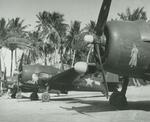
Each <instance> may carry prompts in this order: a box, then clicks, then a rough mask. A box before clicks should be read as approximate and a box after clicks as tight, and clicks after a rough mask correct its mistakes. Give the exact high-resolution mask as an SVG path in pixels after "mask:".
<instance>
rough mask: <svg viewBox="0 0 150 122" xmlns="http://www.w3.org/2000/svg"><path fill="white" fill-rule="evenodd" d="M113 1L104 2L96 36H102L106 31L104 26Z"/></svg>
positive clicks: (104, 0)
mask: <svg viewBox="0 0 150 122" xmlns="http://www.w3.org/2000/svg"><path fill="white" fill-rule="evenodd" d="M110 5H111V0H103V3H102V7H101V9H100V13H99V16H98V20H97V24H96V35H98V36H101V35H102V34H103V31H104V26H105V24H106V21H107V17H108V13H109V10H110Z"/></svg>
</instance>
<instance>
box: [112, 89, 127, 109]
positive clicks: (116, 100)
mask: <svg viewBox="0 0 150 122" xmlns="http://www.w3.org/2000/svg"><path fill="white" fill-rule="evenodd" d="M109 103H110V104H111V105H112V106H114V107H116V108H118V109H125V108H126V107H127V105H128V103H127V99H126V96H125V94H123V93H121V92H119V91H115V92H113V93H112V94H111V96H110V99H109Z"/></svg>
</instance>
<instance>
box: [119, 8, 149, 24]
mask: <svg viewBox="0 0 150 122" xmlns="http://www.w3.org/2000/svg"><path fill="white" fill-rule="evenodd" d="M118 16H119V18H120V19H121V20H125V21H128V20H130V21H135V20H147V15H146V12H145V11H144V7H142V8H136V9H135V10H133V11H131V9H130V8H127V9H126V12H125V13H118Z"/></svg>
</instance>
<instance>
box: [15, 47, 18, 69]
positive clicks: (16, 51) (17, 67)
mask: <svg viewBox="0 0 150 122" xmlns="http://www.w3.org/2000/svg"><path fill="white" fill-rule="evenodd" d="M15 64H16V69H18V63H17V49H16V50H15Z"/></svg>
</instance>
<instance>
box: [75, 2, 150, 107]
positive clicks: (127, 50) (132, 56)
mask: <svg viewBox="0 0 150 122" xmlns="http://www.w3.org/2000/svg"><path fill="white" fill-rule="evenodd" d="M110 6H111V0H103V3H102V6H101V9H100V13H99V16H98V20H97V24H96V29H95V31H96V37H95V36H93V35H85V37H84V39H85V41H86V42H88V43H91V44H93V45H94V54H95V65H96V69H97V70H99V71H102V73H103V78H104V82H105V89H106V91H107V94H106V96H107V97H108V88H107V82H106V80H105V75H104V70H105V71H107V72H111V73H115V74H118V75H120V76H123V79H124V81H123V85H122V89H121V91H115V92H114V93H112V95H111V96H110V98H109V102H110V104H111V105H113V106H116V107H118V108H121V107H125V106H127V99H126V96H125V95H126V91H127V86H128V83H129V77H134V78H142V79H145V80H150V55H149V50H150V25H149V24H148V23H147V22H145V21H141V20H140V21H132V22H131V21H117V20H115V21H109V22H107V17H108V14H109V10H110ZM85 63H86V62H82V63H79V64H78V67H76V70H79V71H80V66H82V65H83V64H85ZM84 66H85V67H89V66H90V65H88V64H87V66H86V65H84ZM84 69H88V68H84ZM84 72H85V71H84Z"/></svg>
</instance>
